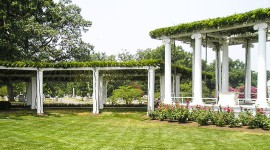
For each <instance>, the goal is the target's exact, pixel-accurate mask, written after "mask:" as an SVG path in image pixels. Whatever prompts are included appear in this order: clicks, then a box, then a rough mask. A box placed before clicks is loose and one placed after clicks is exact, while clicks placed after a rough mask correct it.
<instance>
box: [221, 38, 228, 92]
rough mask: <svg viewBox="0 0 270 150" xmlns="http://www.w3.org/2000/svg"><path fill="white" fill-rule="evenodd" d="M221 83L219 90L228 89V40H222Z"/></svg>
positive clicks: (224, 90) (225, 90) (226, 90)
mask: <svg viewBox="0 0 270 150" xmlns="http://www.w3.org/2000/svg"><path fill="white" fill-rule="evenodd" d="M222 49H223V55H222V84H221V86H222V87H221V91H222V92H228V91H229V41H224V42H223V45H222Z"/></svg>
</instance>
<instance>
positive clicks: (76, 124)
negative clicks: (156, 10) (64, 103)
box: [0, 108, 270, 150]
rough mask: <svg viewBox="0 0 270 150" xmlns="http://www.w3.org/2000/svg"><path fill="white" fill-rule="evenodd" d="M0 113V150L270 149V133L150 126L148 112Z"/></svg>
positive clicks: (17, 111) (114, 110) (173, 124)
mask: <svg viewBox="0 0 270 150" xmlns="http://www.w3.org/2000/svg"><path fill="white" fill-rule="evenodd" d="M45 113H46V115H45V116H36V114H35V111H28V110H11V111H0V131H1V132H0V149H3V150H6V149H12V150H14V149H46V150H47V149H57V150H58V149H76V150H77V149H136V150H137V149H188V150H191V149H202V150H203V149H207V150H209V149H215V150H216V149H230V150H231V149H237V150H240V149H260V150H262V149H265V150H266V149H270V134H269V133H268V132H270V131H267V132H266V133H248V132H238V131H224V130H221V129H218V128H217V129H208V128H202V127H197V126H189V125H179V124H177V123H167V122H159V121H151V120H149V119H148V117H147V116H145V109H134V108H133V109H123V108H122V109H121V108H118V111H117V110H116V109H113V108H111V109H105V110H103V112H102V113H101V114H100V115H92V114H91V113H90V110H88V109H58V110H55V109H45Z"/></svg>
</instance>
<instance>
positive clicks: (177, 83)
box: [175, 75, 180, 102]
mask: <svg viewBox="0 0 270 150" xmlns="http://www.w3.org/2000/svg"><path fill="white" fill-rule="evenodd" d="M175 97H180V75H176V76H175ZM179 100H180V99H179V98H177V99H176V101H177V102H179Z"/></svg>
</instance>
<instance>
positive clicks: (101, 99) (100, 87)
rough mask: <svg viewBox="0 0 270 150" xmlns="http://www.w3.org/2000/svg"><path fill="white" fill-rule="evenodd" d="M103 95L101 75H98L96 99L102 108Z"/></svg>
mask: <svg viewBox="0 0 270 150" xmlns="http://www.w3.org/2000/svg"><path fill="white" fill-rule="evenodd" d="M103 96H104V95H103V77H102V76H100V77H99V100H98V102H99V108H100V109H103V98H104V97H103Z"/></svg>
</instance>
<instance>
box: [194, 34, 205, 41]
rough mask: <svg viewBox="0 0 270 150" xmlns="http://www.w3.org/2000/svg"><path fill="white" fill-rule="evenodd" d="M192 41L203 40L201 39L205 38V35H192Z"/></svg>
mask: <svg viewBox="0 0 270 150" xmlns="http://www.w3.org/2000/svg"><path fill="white" fill-rule="evenodd" d="M191 38H192V39H195V40H196V39H201V38H205V34H201V33H194V34H192V35H191Z"/></svg>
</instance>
